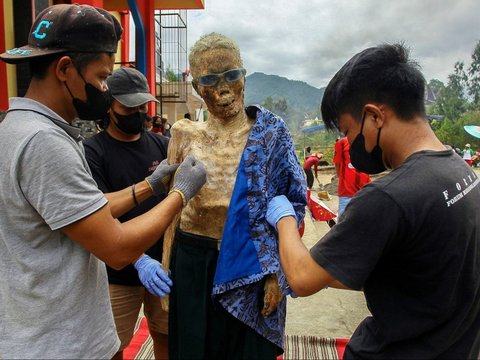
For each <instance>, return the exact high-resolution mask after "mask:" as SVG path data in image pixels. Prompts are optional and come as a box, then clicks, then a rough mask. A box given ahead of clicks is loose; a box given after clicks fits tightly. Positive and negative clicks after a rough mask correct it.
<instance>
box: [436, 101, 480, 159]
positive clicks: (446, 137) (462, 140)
mask: <svg viewBox="0 0 480 360" xmlns="http://www.w3.org/2000/svg"><path fill="white" fill-rule="evenodd" d="M435 121H436V120H434V121H432V128H433V129H434V131H435V134H436V135H437V136H438V138H439V139H440V141H442V142H443V143H444V144H449V145H452V146H455V147H459V148H463V146H464V145H465V144H466V143H470V144H472V148H473V149H474V150H480V139H477V138H475V137H473V136H472V135H470V134H469V133H467V132H466V131H465V129H464V128H463V126H464V125H478V126H480V111H474V112H473V111H472V112H468V113H466V114H464V115H463V116H461V117H460V118H459V119H457V121H452V120H450V119H445V120H443V121H441V125H440V126H438V125H437V124H436V123H434V122H435ZM435 127H437V129H436V130H435Z"/></svg>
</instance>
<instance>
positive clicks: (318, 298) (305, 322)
mask: <svg viewBox="0 0 480 360" xmlns="http://www.w3.org/2000/svg"><path fill="white" fill-rule="evenodd" d="M334 171H335V170H334V169H330V170H326V171H323V172H320V173H319V175H318V179H319V181H320V183H321V184H322V185H323V186H320V185H319V184H318V182H317V181H316V180H315V184H314V186H313V189H312V191H313V193H317V192H318V191H319V190H324V189H329V194H330V195H331V199H330V200H324V203H325V204H326V205H327V206H328V207H329V208H330V209H332V210H334V211H335V212H336V211H337V208H338V197H337V196H336V195H332V193H334V191H333V190H332V191H330V189H331V188H332V187H333V185H334V183H332V177H333V176H334ZM330 183H332V186H329V184H330ZM335 186H336V184H335ZM335 194H336V191H335ZM329 229H330V228H329V226H328V225H327V223H326V222H324V221H314V220H313V219H312V218H311V216H310V213H309V212H308V210H307V213H306V216H305V232H304V235H303V238H302V239H303V241H304V243H305V245H306V246H307V247H308V248H310V247H312V246H313V245H315V243H316V242H317V241H318V240H319V239H320V238H321V237H322V236H323V235H324V234H326V233H327V232H328V230H329ZM369 315H370V312H369V311H368V309H367V306H366V303H365V298H364V296H363V293H362V292H359V291H351V290H337V289H332V288H329V289H325V290H322V291H320V292H318V293H317V294H315V295H312V296H309V297H305V298H296V299H292V298H290V297H289V298H288V302H287V320H286V329H285V331H286V333H287V334H289V335H311V336H320V337H330V338H348V337H350V336H351V335H352V334H353V331H354V330H355V328H356V327H357V326H358V324H359V323H360V322H361V321H362V320H363V319H364V318H365V317H367V316H369Z"/></svg>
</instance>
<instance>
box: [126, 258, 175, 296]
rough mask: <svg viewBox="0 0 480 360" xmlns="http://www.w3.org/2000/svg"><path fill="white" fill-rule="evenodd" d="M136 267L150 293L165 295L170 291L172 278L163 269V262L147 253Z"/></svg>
mask: <svg viewBox="0 0 480 360" xmlns="http://www.w3.org/2000/svg"><path fill="white" fill-rule="evenodd" d="M134 267H135V269H137V271H138V277H139V278H140V281H141V282H142V284H143V286H145V288H146V289H147V290H148V292H149V293H150V294H153V295H156V296H160V297H164V296H165V295H167V294H168V293H170V287H171V286H172V280H170V278H169V277H168V275H167V273H166V272H165V271H164V270H163V269H162V264H160V263H159V262H158V261H157V260H155V259H152V258H151V257H150V256H148V255H147V254H143V255H142V256H141V257H140V259H138V260H137V262H136V263H135V265H134Z"/></svg>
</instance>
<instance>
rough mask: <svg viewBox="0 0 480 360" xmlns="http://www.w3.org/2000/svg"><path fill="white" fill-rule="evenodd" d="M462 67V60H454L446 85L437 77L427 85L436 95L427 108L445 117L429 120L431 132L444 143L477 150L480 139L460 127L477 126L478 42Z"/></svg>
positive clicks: (479, 90)
mask: <svg viewBox="0 0 480 360" xmlns="http://www.w3.org/2000/svg"><path fill="white" fill-rule="evenodd" d="M465 68H466V67H465V64H464V63H463V62H457V63H456V64H455V67H454V71H453V73H452V74H450V75H449V76H448V83H447V85H446V86H444V85H443V83H441V82H440V81H438V80H431V81H430V83H429V85H430V86H431V87H432V89H434V91H437V93H438V96H437V101H436V102H435V104H434V105H433V106H432V107H431V108H428V109H427V110H428V112H429V113H434V114H438V115H443V116H445V118H444V119H443V120H433V121H432V122H431V126H432V129H433V131H435V134H436V135H437V136H438V138H439V139H440V140H441V141H442V142H443V143H445V144H450V145H454V146H457V147H460V148H463V146H464V145H465V144H466V143H470V144H472V147H473V149H479V148H480V139H477V138H475V137H473V136H471V135H470V134H468V133H467V132H466V131H465V129H464V128H463V126H464V125H479V126H480V41H479V42H477V44H476V46H475V49H474V51H473V54H472V62H471V64H470V65H469V66H468V70H467V71H465Z"/></svg>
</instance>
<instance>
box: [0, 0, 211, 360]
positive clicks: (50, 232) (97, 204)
mask: <svg viewBox="0 0 480 360" xmlns="http://www.w3.org/2000/svg"><path fill="white" fill-rule="evenodd" d="M121 33H122V28H121V26H120V24H119V23H118V21H117V20H116V19H115V18H114V17H113V16H112V15H111V14H110V13H108V12H107V11H105V10H102V9H98V8H94V7H91V6H87V5H65V4H63V5H54V6H51V7H49V8H47V9H46V10H44V11H42V12H41V13H40V14H39V15H38V16H37V18H36V19H35V21H34V23H33V26H32V28H31V31H30V35H29V39H28V45H26V46H23V47H21V48H15V49H11V50H8V51H7V52H6V53H4V54H0V59H2V60H3V61H6V62H8V63H18V62H22V61H28V62H29V63H30V69H31V75H32V79H31V82H30V84H29V87H28V89H27V92H26V95H25V97H24V98H12V99H10V107H9V110H8V113H7V115H6V117H5V119H4V121H2V123H1V124H0V127H1V129H0V143H1V144H2V147H3V150H2V156H1V158H0V173H1V174H2V181H1V182H0V208H1V209H2V216H1V217H0V268H1V269H2V276H1V277H0V319H1V321H0V358H2V359H10V358H29V359H33V358H43V359H47V358H49V359H53V358H77V359H78V358H91V359H106V358H111V357H112V356H113V355H114V354H115V353H116V352H117V350H118V348H119V344H120V341H119V339H118V336H117V334H116V331H115V324H114V321H113V316H112V311H111V305H110V301H109V297H108V282H107V276H106V271H105V266H104V264H103V262H105V263H107V264H108V265H109V266H112V267H113V268H116V269H120V268H123V267H124V266H126V265H128V264H130V263H135V267H136V268H137V269H138V271H139V273H140V274H145V273H152V271H151V270H150V268H152V267H153V268H155V269H158V268H159V267H160V266H159V264H152V262H150V261H147V260H148V258H145V257H144V256H142V254H143V252H144V251H145V250H147V249H148V248H149V247H150V246H152V245H153V244H155V243H156V242H157V241H158V239H159V238H160V236H161V235H162V233H163V231H164V230H165V228H166V227H167V225H168V223H169V222H170V221H171V220H172V219H173V217H174V215H175V214H176V213H178V212H179V211H180V210H181V208H182V207H183V206H184V205H185V204H186V202H187V201H188V200H189V199H190V198H191V197H192V196H193V195H194V194H195V193H196V192H197V191H198V190H199V188H200V187H201V186H202V185H203V183H204V182H205V178H206V175H205V168H204V166H203V164H201V163H200V162H197V161H196V160H195V159H194V158H192V157H191V158H189V159H185V161H184V162H183V163H182V164H181V165H180V166H178V165H168V163H166V162H162V163H161V164H160V165H159V166H158V167H157V169H156V170H155V171H154V173H153V174H152V175H150V176H149V177H148V178H146V179H145V180H143V181H141V182H139V183H137V184H135V186H132V187H128V188H127V189H124V190H120V191H118V192H116V193H115V194H111V196H110V197H109V198H108V199H107V198H106V197H105V196H104V195H103V193H102V192H101V191H100V190H99V189H98V188H97V186H96V184H95V181H94V180H93V179H92V177H91V174H90V172H89V168H88V164H87V161H86V159H85V157H84V149H83V146H82V144H81V141H80V140H81V136H80V130H79V129H78V128H75V127H72V126H71V125H70V124H71V122H72V121H73V120H74V118H75V117H79V118H82V119H86V120H93V119H100V118H102V117H103V116H105V114H106V112H107V110H108V109H109V108H110V95H109V94H108V92H107V85H106V79H107V77H108V76H109V75H110V73H111V72H112V69H113V63H114V53H115V52H116V50H117V43H118V41H119V40H120V36H121ZM177 167H178V169H177ZM176 169H177V170H176ZM175 170H176V175H175V180H174V182H173V187H172V189H173V190H172V191H171V192H170V194H169V195H168V196H167V197H166V199H165V200H164V201H162V203H161V204H159V205H157V206H155V207H154V208H153V209H152V210H150V211H149V212H147V213H145V214H143V215H142V216H139V217H137V218H135V219H132V220H131V221H128V222H126V223H120V222H118V221H117V220H116V219H114V217H113V216H112V213H113V214H114V213H115V212H116V211H120V210H119V209H121V208H124V209H128V208H132V207H133V206H134V205H135V203H137V202H138V203H140V202H141V201H142V200H144V199H146V198H147V197H150V196H151V194H152V193H153V194H160V193H162V192H164V190H165V185H164V184H165V183H166V181H167V180H168V178H169V176H170V175H171V174H172V173H173V171H175ZM102 261H103V262H102ZM152 280H153V281H152V283H151V284H150V285H151V287H152V288H156V287H160V289H161V290H162V291H164V292H168V291H169V285H170V284H171V282H170V280H169V279H168V277H165V276H164V273H162V272H158V271H155V276H154V277H153V279H152ZM160 289H157V290H158V291H160Z"/></svg>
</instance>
